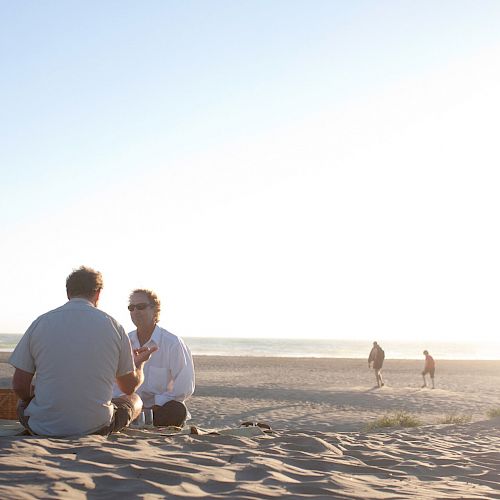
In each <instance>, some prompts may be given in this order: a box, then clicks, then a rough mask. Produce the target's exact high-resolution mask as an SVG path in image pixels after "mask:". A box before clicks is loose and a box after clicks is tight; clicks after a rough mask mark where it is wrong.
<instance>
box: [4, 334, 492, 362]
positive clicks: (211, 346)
mask: <svg viewBox="0 0 500 500" xmlns="http://www.w3.org/2000/svg"><path fill="white" fill-rule="evenodd" d="M20 338H21V335H20V334H0V351H4V352H5V351H12V350H13V349H14V347H15V346H16V344H17V343H18V342H19V340H20ZM183 338H184V341H185V342H186V344H187V345H188V346H189V347H190V349H191V351H192V353H193V354H194V355H208V356H269V357H312V358H367V357H368V353H369V351H370V349H371V347H372V341H371V340H345V339H328V340H326V339H277V338H274V339H271V338H268V339H266V338H223V337H183ZM377 341H378V342H379V344H380V345H381V346H382V347H383V349H384V350H385V356H386V358H393V359H421V358H422V351H423V350H424V349H427V350H428V351H429V352H430V353H431V354H432V356H433V357H434V358H436V359H500V343H494V342H482V343H480V344H479V343H478V344H473V343H465V342H436V341H421V342H418V341H416V342H402V341H399V340H389V339H387V340H384V339H377Z"/></svg>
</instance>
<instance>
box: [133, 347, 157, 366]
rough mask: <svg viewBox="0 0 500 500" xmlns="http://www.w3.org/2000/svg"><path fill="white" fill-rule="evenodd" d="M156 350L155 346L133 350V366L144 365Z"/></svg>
mask: <svg viewBox="0 0 500 500" xmlns="http://www.w3.org/2000/svg"><path fill="white" fill-rule="evenodd" d="M157 350H158V347H157V346H153V347H139V349H134V363H135V366H139V365H142V364H143V363H145V362H146V361H147V360H148V359H149V358H150V357H151V355H152V354H153V353H154V352H155V351H157Z"/></svg>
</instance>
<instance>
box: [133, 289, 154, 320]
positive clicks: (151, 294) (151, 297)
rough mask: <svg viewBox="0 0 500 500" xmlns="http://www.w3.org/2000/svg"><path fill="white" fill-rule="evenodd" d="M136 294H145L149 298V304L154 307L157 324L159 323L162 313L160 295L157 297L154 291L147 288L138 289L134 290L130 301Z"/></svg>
mask: <svg viewBox="0 0 500 500" xmlns="http://www.w3.org/2000/svg"><path fill="white" fill-rule="evenodd" d="M134 293H143V294H144V295H146V296H147V297H148V301H149V303H150V304H151V305H152V306H153V307H154V310H155V317H154V320H155V323H158V321H159V319H160V311H161V303H160V299H159V298H158V295H156V293H155V292H153V291H152V290H148V289H147V288H136V289H135V290H132V292H131V293H130V295H129V300H130V299H131V298H132V295H134Z"/></svg>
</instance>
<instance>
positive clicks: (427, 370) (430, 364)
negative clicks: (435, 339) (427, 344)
mask: <svg viewBox="0 0 500 500" xmlns="http://www.w3.org/2000/svg"><path fill="white" fill-rule="evenodd" d="M423 354H424V356H425V365H424V371H423V372H422V378H423V379H424V385H423V386H422V389H423V388H424V387H427V381H426V379H425V376H426V375H427V374H429V377H430V379H431V383H432V388H433V389H434V388H435V386H434V372H435V371H436V362H435V361H434V358H433V357H432V356H431V355H430V354H429V351H427V350H425V351H424V353H423Z"/></svg>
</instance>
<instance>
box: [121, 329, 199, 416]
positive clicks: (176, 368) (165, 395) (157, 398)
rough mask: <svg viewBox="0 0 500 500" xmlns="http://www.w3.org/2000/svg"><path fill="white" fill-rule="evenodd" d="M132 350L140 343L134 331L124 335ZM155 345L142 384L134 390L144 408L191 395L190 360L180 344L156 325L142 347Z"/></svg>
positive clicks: (192, 376) (192, 369)
mask: <svg viewBox="0 0 500 500" xmlns="http://www.w3.org/2000/svg"><path fill="white" fill-rule="evenodd" d="M128 336H129V338H130V343H131V344H132V348H133V349H139V348H140V347H141V344H140V342H139V339H138V337H137V330H134V331H132V332H130V333H129V334H128ZM153 346H157V347H158V350H157V351H156V352H154V353H153V354H152V355H151V358H150V359H149V360H148V361H147V362H146V363H145V365H144V382H143V383H142V385H141V386H139V388H138V389H137V391H136V392H137V394H139V396H140V397H141V399H142V401H143V403H144V407H146V408H150V407H152V406H153V405H158V406H162V405H164V404H165V403H166V402H167V401H172V400H175V401H181V402H184V401H185V400H186V399H188V398H189V397H190V396H191V395H192V394H193V392H194V388H195V374H194V364H193V357H192V356H191V351H190V350H189V347H188V346H187V345H186V344H185V343H184V341H183V340H182V339H181V338H180V337H178V336H177V335H174V334H173V333H170V332H168V331H167V330H165V329H164V328H162V327H161V326H158V325H156V327H155V329H154V330H153V334H152V335H151V338H150V339H149V341H148V342H146V343H145V344H144V345H143V346H142V347H153Z"/></svg>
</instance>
